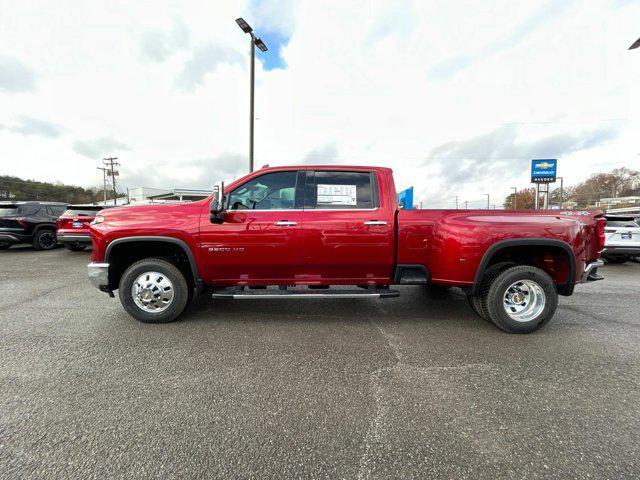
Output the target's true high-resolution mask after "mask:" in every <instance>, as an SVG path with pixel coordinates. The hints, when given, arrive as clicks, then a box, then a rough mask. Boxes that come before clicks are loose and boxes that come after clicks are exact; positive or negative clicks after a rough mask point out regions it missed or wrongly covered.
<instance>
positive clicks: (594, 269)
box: [580, 260, 604, 283]
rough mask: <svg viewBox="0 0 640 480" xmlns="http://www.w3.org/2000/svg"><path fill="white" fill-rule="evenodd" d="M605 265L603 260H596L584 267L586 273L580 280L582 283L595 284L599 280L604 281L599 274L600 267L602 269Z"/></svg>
mask: <svg viewBox="0 0 640 480" xmlns="http://www.w3.org/2000/svg"><path fill="white" fill-rule="evenodd" d="M603 265H604V262H603V261H602V260H595V261H593V262H589V263H588V264H587V265H586V266H585V267H584V273H583V274H582V277H581V278H580V283H587V282H595V281H597V280H602V279H604V277H603V276H602V275H599V274H598V267H602V266H603Z"/></svg>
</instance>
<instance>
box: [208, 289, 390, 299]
mask: <svg viewBox="0 0 640 480" xmlns="http://www.w3.org/2000/svg"><path fill="white" fill-rule="evenodd" d="M211 296H212V297H213V298H233V299H238V298H242V299H254V300H259V299H266V298H269V299H271V298H274V299H284V298H296V299H297V298H393V297H399V296H400V292H399V291H397V290H390V289H382V288H381V289H377V290H374V289H371V290H366V289H362V290H324V291H318V290H309V291H305V290H293V289H292V290H239V289H236V288H223V289H220V290H216V291H214V292H213V293H212V294H211Z"/></svg>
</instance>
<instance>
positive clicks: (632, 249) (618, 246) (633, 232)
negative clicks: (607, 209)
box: [602, 215, 640, 263]
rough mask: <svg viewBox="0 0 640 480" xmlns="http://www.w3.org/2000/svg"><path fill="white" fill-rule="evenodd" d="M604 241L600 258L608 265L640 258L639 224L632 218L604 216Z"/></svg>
mask: <svg viewBox="0 0 640 480" xmlns="http://www.w3.org/2000/svg"><path fill="white" fill-rule="evenodd" d="M606 219H607V225H606V228H605V230H604V233H605V235H606V241H605V244H604V250H603V251H602V258H604V259H605V260H606V261H607V262H609V263H624V262H626V261H627V260H630V259H631V258H632V257H639V256H640V224H638V222H636V220H635V218H634V217H632V216H622V215H606Z"/></svg>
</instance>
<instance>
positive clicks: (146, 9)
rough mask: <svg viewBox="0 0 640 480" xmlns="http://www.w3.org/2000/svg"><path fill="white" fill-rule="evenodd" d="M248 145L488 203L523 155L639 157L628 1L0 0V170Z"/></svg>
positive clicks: (194, 176) (604, 162)
mask: <svg viewBox="0 0 640 480" xmlns="http://www.w3.org/2000/svg"><path fill="white" fill-rule="evenodd" d="M238 16H243V17H244V18H245V19H247V21H249V22H250V23H251V24H252V26H253V27H254V29H255V30H256V32H257V33H258V35H260V36H262V37H263V39H264V40H265V42H266V43H267V45H268V46H269V48H270V51H269V52H268V54H267V55H264V54H261V53H260V52H257V53H258V63H257V65H256V147H255V148H256V164H257V165H258V166H261V165H263V164H270V165H272V166H273V165H290V164H323V163H331V164H334V163H335V164H359V165H362V164H369V165H384V166H389V167H392V168H393V169H394V171H395V174H396V184H397V187H398V189H402V188H406V187H408V186H410V185H413V186H415V189H416V199H417V200H422V201H423V202H424V205H425V207H437V208H443V207H444V208H446V207H452V206H453V205H454V203H453V202H454V197H455V196H456V195H457V196H458V197H459V199H460V201H461V202H462V201H465V200H467V201H469V202H470V203H469V206H470V207H471V206H481V205H483V202H484V201H485V200H483V198H484V197H483V195H484V194H485V193H490V194H491V195H492V198H493V199H495V200H493V201H492V203H494V202H495V203H497V204H500V203H501V201H502V200H503V198H504V196H505V195H506V194H507V193H508V192H509V188H510V187H511V186H518V187H519V188H523V187H526V186H527V183H528V175H529V165H530V160H531V159H532V158H558V159H559V175H562V176H563V177H564V178H565V179H566V183H568V184H572V183H576V182H578V181H580V180H583V179H584V178H586V177H587V176H588V175H589V174H591V173H593V172H596V171H604V170H609V169H611V168H614V167H618V166H627V167H632V168H634V167H635V168H639V169H640V50H634V51H628V50H627V48H628V46H629V45H630V44H631V43H632V42H633V41H634V40H635V39H636V38H638V37H639V36H640V23H639V22H638V19H640V0H627V1H625V0H598V1H588V0H582V1H578V0H575V1H571V0H547V1H544V0H538V1H519V0H492V1H491V2H487V1H471V0H448V1H446V2H445V1H426V0H415V1H409V0H406V1H405V0H393V1H391V0H386V1H381V0H335V1H321V2H318V1H315V2H312V1H304V2H302V1H300V2H293V1H283V0H273V1H271V0H265V1H257V0H255V1H246V2H234V1H226V0H225V1H222V0H213V1H208V2H203V1H193V2H189V1H182V0H181V1H177V0H174V1H169V0H154V1H146V2H145V1H118V0H110V1H108V2H104V1H93V2H92V1H89V0H87V1H78V2H75V1H74V2H70V1H66V2H64V1H63V2H60V1H33V0H30V1H28V2H25V1H23V0H0V174H11V175H17V176H20V177H23V178H32V179H37V180H46V181H62V182H65V183H73V184H76V185H82V186H97V185H100V183H101V175H99V172H98V171H97V170H96V167H97V166H98V164H99V161H100V159H101V158H102V157H104V156H109V155H113V156H117V157H119V158H120V161H121V162H122V168H121V180H120V188H121V189H124V188H126V187H127V186H128V187H136V186H149V187H191V188H209V187H210V186H211V185H212V184H213V183H214V182H215V181H217V180H219V179H231V178H234V177H238V176H241V175H243V174H244V173H246V171H247V168H248V165H247V164H248V161H247V156H248V155H247V150H248V86H249V85H248V79H249V77H248V46H249V44H248V38H247V37H246V36H245V35H244V34H243V33H242V32H241V31H240V30H239V29H238V27H237V26H236V24H235V22H234V19H235V18H236V17H238Z"/></svg>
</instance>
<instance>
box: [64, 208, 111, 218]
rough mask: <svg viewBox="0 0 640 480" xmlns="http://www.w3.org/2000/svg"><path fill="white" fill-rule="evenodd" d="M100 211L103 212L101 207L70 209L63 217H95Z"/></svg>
mask: <svg viewBox="0 0 640 480" xmlns="http://www.w3.org/2000/svg"><path fill="white" fill-rule="evenodd" d="M100 210H102V208H100V207H95V208H91V207H87V208H69V209H68V210H65V212H64V213H63V214H62V215H63V216H65V217H95V215H96V213H98V212H99V211H100Z"/></svg>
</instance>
